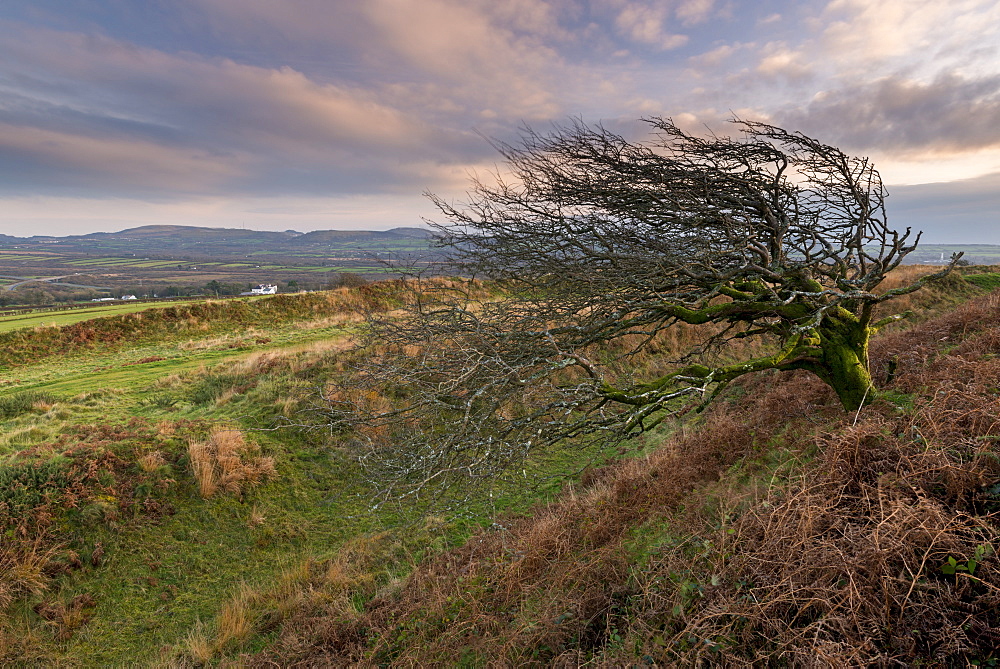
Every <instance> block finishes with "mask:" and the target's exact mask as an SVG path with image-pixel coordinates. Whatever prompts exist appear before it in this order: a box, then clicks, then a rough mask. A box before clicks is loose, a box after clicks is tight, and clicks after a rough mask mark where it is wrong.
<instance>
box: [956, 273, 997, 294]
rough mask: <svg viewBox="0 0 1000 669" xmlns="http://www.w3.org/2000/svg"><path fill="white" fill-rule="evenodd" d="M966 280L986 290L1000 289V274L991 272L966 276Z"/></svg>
mask: <svg viewBox="0 0 1000 669" xmlns="http://www.w3.org/2000/svg"><path fill="white" fill-rule="evenodd" d="M964 278H965V280H966V281H968V282H969V283H972V284H975V285H976V286H979V287H980V288H985V289H986V290H996V289H997V288H1000V273H996V272H989V273H986V274H966V275H965V277H964Z"/></svg>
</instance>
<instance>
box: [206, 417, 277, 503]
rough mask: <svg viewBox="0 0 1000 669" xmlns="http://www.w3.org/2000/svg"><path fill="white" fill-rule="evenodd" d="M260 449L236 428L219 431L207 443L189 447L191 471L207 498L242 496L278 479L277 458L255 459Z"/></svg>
mask: <svg viewBox="0 0 1000 669" xmlns="http://www.w3.org/2000/svg"><path fill="white" fill-rule="evenodd" d="M259 449H260V447H259V446H257V445H256V444H254V443H252V442H248V441H247V440H246V438H245V437H244V435H243V433H242V432H241V431H240V430H238V429H235V428H224V427H216V428H214V429H213V430H212V433H211V435H210V436H209V438H208V441H191V442H189V443H188V456H189V458H190V461H191V470H192V472H193V473H194V477H195V480H196V481H197V484H198V491H199V493H200V494H201V496H202V497H204V498H206V499H207V498H209V497H212V496H213V495H215V494H216V493H217V492H218V491H220V490H221V491H222V492H225V493H231V494H236V495H238V494H240V493H242V492H243V490H244V489H245V488H249V487H255V486H257V485H260V484H261V483H263V482H264V481H266V480H268V479H272V478H274V477H275V476H277V470H276V469H275V466H274V458H271V457H268V456H258V455H254V454H255V453H257V452H258V451H259Z"/></svg>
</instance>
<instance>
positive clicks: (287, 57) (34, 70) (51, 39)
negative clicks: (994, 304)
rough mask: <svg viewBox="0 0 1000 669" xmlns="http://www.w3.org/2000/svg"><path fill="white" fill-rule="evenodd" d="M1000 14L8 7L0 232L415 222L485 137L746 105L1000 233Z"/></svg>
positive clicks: (669, 5)
mask: <svg viewBox="0 0 1000 669" xmlns="http://www.w3.org/2000/svg"><path fill="white" fill-rule="evenodd" d="M998 32H1000V3H998V2H996V1H995V0H988V1H980V0H952V1H951V2H948V3H943V2H940V0H931V1H924V0H868V1H865V0H812V1H810V0H805V1H793V0H755V1H753V2H751V1H749V0H743V1H738V0H659V1H653V0H589V1H587V0H75V1H72V0H28V1H22V0H3V2H0V233H3V234H9V235H18V236H27V235H36V234H49V235H68V234H84V233H88V232H97V231H106V232H110V231H117V230H122V229H125V228H130V227H137V226H140V225H152V224H175V225H203V226H210V227H231V228H234V227H235V228H238V227H245V228H248V229H258V230H286V229H294V230H299V231H303V232H304V231H309V230H320V229H389V228H393V227H398V226H419V225H421V224H422V218H423V217H426V218H430V219H435V211H434V209H433V207H432V206H431V204H430V202H429V201H428V200H427V198H426V197H425V196H424V195H423V193H424V192H427V191H430V192H434V193H436V194H438V195H441V196H442V197H445V198H446V199H453V198H454V199H461V198H462V196H463V194H464V193H465V191H466V190H467V187H468V183H469V178H470V176H472V175H479V176H484V175H488V174H489V173H491V172H492V171H493V170H495V169H497V168H498V156H497V154H496V151H495V150H494V149H493V148H492V146H491V145H490V142H489V141H488V139H489V138H495V139H499V140H501V141H514V140H516V138H517V137H518V133H519V130H518V129H519V128H521V127H524V126H528V127H531V128H534V129H536V130H540V131H544V130H546V129H548V128H551V127H552V126H553V124H558V123H564V122H566V121H567V120H569V119H573V118H579V119H582V120H583V121H585V122H588V123H602V124H604V125H605V126H606V127H608V128H610V129H613V130H616V131H618V132H621V133H623V134H625V135H626V136H628V137H629V138H630V139H633V140H635V141H645V140H646V139H649V136H648V133H647V132H646V130H645V129H644V128H643V126H642V124H641V123H639V122H637V119H640V118H642V117H648V116H664V117H671V118H673V119H674V120H675V121H677V122H678V124H680V125H681V126H682V127H685V128H687V129H690V130H691V131H693V132H697V131H699V130H701V129H705V128H710V129H711V130H712V131H714V132H716V133H717V134H726V133H729V132H733V130H732V129H731V125H730V124H729V122H728V121H729V119H731V118H733V117H734V116H737V117H740V118H745V119H751V120H759V121H765V122H770V123H774V124H776V125H780V126H782V127H784V128H787V129H790V130H800V131H802V132H805V133H806V134H808V135H811V136H813V137H816V138H817V139H820V140H822V141H824V142H826V143H828V144H833V145H836V146H839V147H840V148H842V149H843V150H845V151H847V152H848V153H851V154H852V155H862V156H868V157H871V158H872V159H873V160H874V162H875V165H876V166H877V168H878V169H879V171H880V172H881V174H882V178H883V180H884V182H885V183H886V184H887V185H888V188H889V200H888V208H889V216H890V222H891V223H892V224H893V225H894V226H895V227H898V228H905V227H908V226H909V227H913V228H914V229H918V230H923V231H924V241H927V242H933V243H998V244H1000V215H998V211H1000V34H998Z"/></svg>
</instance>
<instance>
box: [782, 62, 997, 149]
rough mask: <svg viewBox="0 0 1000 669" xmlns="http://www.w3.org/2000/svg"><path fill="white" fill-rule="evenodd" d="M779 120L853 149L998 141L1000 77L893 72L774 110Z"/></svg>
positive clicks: (977, 145) (957, 145) (977, 146)
mask: <svg viewBox="0 0 1000 669" xmlns="http://www.w3.org/2000/svg"><path fill="white" fill-rule="evenodd" d="M775 117H776V118H777V119H778V121H779V123H780V124H782V125H785V126H786V127H791V128H796V129H800V130H802V131H804V132H806V133H807V134H814V135H816V136H819V137H822V138H823V139H824V140H825V141H829V142H831V143H838V144H844V145H846V146H848V147H852V148H855V149H857V148H862V149H865V150H871V149H873V148H875V149H880V150H884V151H892V152H893V153H894V154H895V155H897V156H899V157H903V156H912V157H919V156H921V155H927V154H948V153H967V152H976V151H981V150H983V149H988V148H997V147H1000V75H992V76H987V77H983V78H976V79H972V78H966V77H963V76H960V75H958V74H954V73H943V74H940V75H939V76H938V77H936V78H935V79H934V80H933V81H930V82H927V83H924V82H921V81H915V80H912V79H908V78H906V77H903V76H889V77H884V78H881V79H878V80H876V81H872V82H859V83H855V84H852V85H846V86H844V87H841V88H836V89H832V90H828V91H823V92H822V93H819V94H817V95H816V97H815V98H814V99H813V100H812V101H810V102H809V104H807V105H805V106H802V107H797V108H791V109H787V110H784V111H779V112H776V113H775Z"/></svg>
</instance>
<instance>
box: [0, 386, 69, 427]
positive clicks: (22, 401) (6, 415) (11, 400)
mask: <svg viewBox="0 0 1000 669" xmlns="http://www.w3.org/2000/svg"><path fill="white" fill-rule="evenodd" d="M55 401H56V398H55V397H54V396H53V395H51V394H49V393H44V392H38V391H31V390H29V391H25V392H20V393H14V394H12V395H4V396H2V397H0V420H10V419H11V418H15V417H17V416H20V415H21V414H23V413H27V412H29V411H31V410H32V409H34V408H35V407H36V406H37V405H39V404H52V403H54V402H55Z"/></svg>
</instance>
